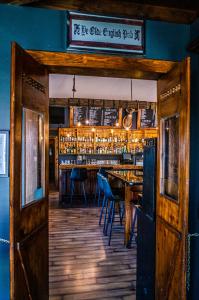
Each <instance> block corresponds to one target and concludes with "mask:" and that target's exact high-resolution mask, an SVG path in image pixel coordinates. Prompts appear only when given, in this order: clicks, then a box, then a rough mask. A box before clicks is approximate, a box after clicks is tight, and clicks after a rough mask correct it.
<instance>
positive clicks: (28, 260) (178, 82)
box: [10, 45, 190, 300]
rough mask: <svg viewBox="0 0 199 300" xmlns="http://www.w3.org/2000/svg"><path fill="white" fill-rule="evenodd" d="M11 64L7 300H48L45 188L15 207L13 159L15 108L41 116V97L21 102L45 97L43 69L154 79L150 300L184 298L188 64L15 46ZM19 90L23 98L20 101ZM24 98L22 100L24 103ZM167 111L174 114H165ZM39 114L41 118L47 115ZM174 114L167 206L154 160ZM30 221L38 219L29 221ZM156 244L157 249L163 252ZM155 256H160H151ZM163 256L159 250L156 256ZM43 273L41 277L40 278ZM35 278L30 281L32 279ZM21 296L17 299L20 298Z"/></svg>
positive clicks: (17, 188) (17, 137) (18, 139)
mask: <svg viewBox="0 0 199 300" xmlns="http://www.w3.org/2000/svg"><path fill="white" fill-rule="evenodd" d="M77 58H78V59H77ZM12 59H13V60H12V68H13V69H12V99H11V144H10V145H11V147H10V149H11V162H12V163H11V170H10V202H11V206H10V207H11V209H10V226H11V230H10V240H11V245H13V246H15V247H11V252H10V253H11V299H14V298H15V297H16V295H17V297H18V298H19V299H22V298H23V297H26V299H40V297H41V295H39V294H37V293H38V290H40V291H41V290H42V291H43V296H42V297H43V298H41V299H47V298H48V291H47V290H48V288H47V286H48V280H47V276H41V274H42V272H43V270H45V269H46V268H47V255H46V253H47V249H48V242H47V240H46V237H47V231H46V222H47V214H46V211H47V196H48V183H47V181H46V187H45V195H44V196H45V197H43V198H41V197H40V198H39V201H37V202H34V203H30V204H29V205H28V206H26V207H24V208H23V207H22V206H21V187H22V185H21V174H19V170H21V159H19V157H21V151H22V130H21V128H22V121H23V118H22V111H21V109H22V108H23V106H24V107H26V106H27V107H29V109H32V110H36V111H38V110H42V109H41V106H40V105H41V98H39V97H38V100H37V101H36V102H35V104H34V105H33V104H32V105H33V106H32V107H30V103H29V101H28V99H30V98H31V97H32V95H33V91H34V97H35V95H36V90H37V91H38V93H40V94H41V93H42V94H44V95H45V96H47V94H46V93H45V89H46V87H47V86H48V85H47V84H46V82H43V84H41V81H42V80H43V79H44V78H45V80H46V79H48V76H47V70H46V68H48V70H49V71H50V72H60V71H62V72H66V73H71V74H74V73H76V74H85V75H86V74H90V75H91V74H93V75H94V74H95V75H96V74H97V75H98V76H100V75H102V76H104V75H105V74H106V75H107V74H108V75H109V76H112V77H114V76H117V77H120V76H121V77H127V78H145V79H156V80H158V105H159V112H161V113H160V115H159V146H158V154H159V156H158V157H159V160H158V173H157V176H158V177H157V191H158V192H157V213H156V216H157V218H158V219H159V220H158V222H157V226H156V231H157V232H158V236H157V237H158V245H157V246H156V249H157V251H156V259H157V262H158V263H157V266H156V278H157V280H156V298H157V299H159V298H160V295H161V299H165V300H166V299H174V296H176V295H177V297H178V298H176V299H185V295H186V289H185V280H186V276H185V264H184V262H185V259H186V255H185V247H186V234H187V229H188V178H189V160H188V157H189V98H190V95H189V94H190V88H189V60H186V61H185V62H182V63H175V62H168V61H158V60H148V59H143V58H125V57H118V56H117V57H114V56H107V55H93V54H87V55H84V54H68V53H48V52H40V51H27V52H26V51H23V50H22V49H20V48H18V46H16V45H14V46H13V52H12ZM26 60H28V66H29V69H27V67H26V64H25V61H26ZM17 62H18V63H17ZM31 68H32V70H31ZM33 71H34V72H33ZM32 74H34V76H33V75H32ZM35 74H36V75H35ZM35 77H36V78H35ZM19 79H20V80H19ZM21 91H23V93H22V94H21ZM24 96H27V98H25V97H24ZM43 97H44V96H43ZM25 99H26V101H25ZM34 99H35V98H34ZM44 103H48V100H47V97H45V99H44ZM21 104H22V105H21ZM171 107H172V108H173V110H170V109H169V108H171ZM45 109H46V108H45ZM43 112H46V110H44V111H43ZM173 115H179V116H180V123H179V126H178V138H179V143H180V147H181V146H182V147H181V149H180V155H179V156H178V161H179V168H178V169H177V174H178V175H179V177H178V176H177V189H178V196H179V197H178V201H173V199H172V197H168V195H166V194H165V190H164V189H163V188H162V187H164V185H163V186H162V179H165V180H167V183H168V180H169V178H168V176H167V177H165V178H164V176H163V175H165V173H161V172H162V170H165V169H163V168H162V165H161V164H160V163H159V162H160V161H162V156H160V154H161V155H162V154H163V155H164V153H165V150H164V141H165V138H163V137H164V136H165V135H164V133H165V128H168V127H166V126H165V124H166V123H165V120H167V119H168V118H169V117H172V116H173ZM17 116H18V118H17ZM45 122H46V123H45V124H47V122H48V116H46V119H45ZM45 132H46V135H45V137H46V138H47V139H46V144H45V150H46V161H45V162H46V174H45V176H46V178H48V167H47V164H48V159H47V156H48V141H47V140H48V133H47V128H46V131H45ZM181 143H182V144H181ZM17 159H18V160H17ZM167 161H168V160H167ZM171 161H172V160H171ZM165 166H166V165H164V167H165ZM167 169H168V170H170V173H169V174H172V168H171V166H169V167H168V168H167ZM160 170H161V172H160ZM175 171H176V170H175ZM166 175H168V173H167V174H166ZM164 183H165V182H164ZM40 192H41V190H40ZM169 207H171V209H169ZM35 216H37V217H36V218H35ZM173 218H174V219H173ZM33 219H34V222H33ZM30 220H31V221H32V222H30ZM174 221H175V222H174ZM44 229H45V230H44ZM163 237H164V239H163ZM33 240H34V247H33V243H32V241H33ZM162 242H164V246H163V244H162ZM38 245H40V246H41V245H42V249H43V250H42V251H40V249H41V247H40V246H39V247H38ZM165 245H167V247H165ZM159 249H161V251H158V250H159ZM164 249H166V251H162V250H164ZM44 257H45V260H43V262H42V263H43V264H44V265H43V267H42V269H41V266H40V264H37V263H36V261H38V258H39V260H40V262H41V261H42V258H44ZM172 257H174V258H175V257H176V258H178V259H177V260H175V261H173V260H171V259H169V258H172ZM41 265H42V264H41ZM18 270H20V276H18V277H17V276H16V272H18ZM35 272H36V273H35ZM47 273H48V272H45V275H47ZM34 274H37V275H36V276H33V275H34ZM178 276H180V278H179V277H178ZM22 291H23V294H21V293H22ZM24 293H25V294H24ZM179 295H180V296H179ZM179 297H180V298H179ZM16 299H17V298H16Z"/></svg>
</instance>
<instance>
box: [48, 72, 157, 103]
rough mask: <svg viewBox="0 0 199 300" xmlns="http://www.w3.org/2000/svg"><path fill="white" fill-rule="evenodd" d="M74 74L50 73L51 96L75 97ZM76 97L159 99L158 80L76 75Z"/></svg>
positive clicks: (150, 100) (154, 100)
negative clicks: (73, 89) (73, 90)
mask: <svg viewBox="0 0 199 300" xmlns="http://www.w3.org/2000/svg"><path fill="white" fill-rule="evenodd" d="M73 84H74V82H73V76H72V75H63V74H50V76H49V97H50V98H56V99H57V98H73V92H72V88H73ZM75 90H76V92H75V94H74V97H75V98H84V99H106V100H125V101H128V100H129V101H130V100H132V99H133V100H138V101H149V102H156V101H157V81H154V80H141V79H140V80H139V79H132V85H131V79H125V78H109V77H95V76H76V77H75Z"/></svg>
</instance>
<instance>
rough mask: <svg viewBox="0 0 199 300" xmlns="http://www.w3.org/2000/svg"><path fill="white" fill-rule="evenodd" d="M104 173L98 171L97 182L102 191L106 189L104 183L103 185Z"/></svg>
mask: <svg viewBox="0 0 199 300" xmlns="http://www.w3.org/2000/svg"><path fill="white" fill-rule="evenodd" d="M102 177H103V176H102V175H101V174H100V173H99V172H98V173H97V184H98V187H99V189H100V191H101V192H103V191H104V185H103V179H102Z"/></svg>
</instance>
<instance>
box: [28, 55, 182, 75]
mask: <svg viewBox="0 0 199 300" xmlns="http://www.w3.org/2000/svg"><path fill="white" fill-rule="evenodd" d="M27 52H28V53H29V54H30V55H31V56H32V57H33V58H34V59H35V60H36V61H37V62H39V63H40V64H43V65H45V66H46V67H47V69H48V71H49V73H51V74H52V73H62V74H77V75H90V76H102V77H118V78H135V79H148V80H158V79H159V78H160V77H161V76H162V75H164V74H167V73H168V72H169V71H171V70H172V69H173V68H174V67H175V66H176V65H177V64H178V63H177V62H174V61H164V60H154V59H145V58H130V57H122V56H113V55H98V54H81V53H78V54H74V53H61V52H47V51H32V50H27Z"/></svg>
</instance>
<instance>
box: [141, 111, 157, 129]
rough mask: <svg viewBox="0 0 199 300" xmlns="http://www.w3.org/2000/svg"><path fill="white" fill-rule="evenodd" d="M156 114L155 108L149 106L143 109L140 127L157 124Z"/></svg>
mask: <svg viewBox="0 0 199 300" xmlns="http://www.w3.org/2000/svg"><path fill="white" fill-rule="evenodd" d="M155 123H156V114H155V110H154V109H151V108H148V109H141V115H140V127H141V128H150V127H155V126H156V124H155Z"/></svg>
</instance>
